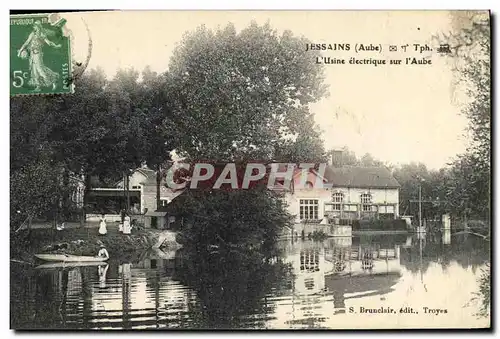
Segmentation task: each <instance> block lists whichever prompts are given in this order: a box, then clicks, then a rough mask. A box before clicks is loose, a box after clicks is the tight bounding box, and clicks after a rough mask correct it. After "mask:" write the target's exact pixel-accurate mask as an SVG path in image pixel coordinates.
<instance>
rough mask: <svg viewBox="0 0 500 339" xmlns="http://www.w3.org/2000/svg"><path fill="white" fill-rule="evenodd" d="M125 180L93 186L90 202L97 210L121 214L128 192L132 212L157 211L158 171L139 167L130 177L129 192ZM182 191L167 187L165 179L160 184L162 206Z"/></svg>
mask: <svg viewBox="0 0 500 339" xmlns="http://www.w3.org/2000/svg"><path fill="white" fill-rule="evenodd" d="M124 186H125V180H124V179H121V180H120V181H118V182H117V183H116V184H115V185H114V187H101V188H99V187H98V188H92V190H91V192H90V203H91V205H93V206H94V210H95V211H96V212H99V213H100V211H104V212H105V213H106V214H116V215H118V214H119V211H120V210H121V209H122V208H125V206H126V201H127V194H128V196H129V197H130V208H131V211H132V213H135V214H143V213H145V212H146V211H150V212H152V211H156V209H157V205H156V172H155V171H154V170H152V169H149V168H147V167H142V168H138V169H136V170H135V171H133V172H132V174H131V175H130V176H129V179H128V193H127V191H126V190H125V187H124ZM179 194H181V192H174V191H172V190H171V189H170V188H167V186H166V182H165V179H162V182H161V184H160V200H161V206H166V205H167V204H168V203H170V202H171V201H172V200H173V199H174V198H175V197H177V196H178V195H179Z"/></svg>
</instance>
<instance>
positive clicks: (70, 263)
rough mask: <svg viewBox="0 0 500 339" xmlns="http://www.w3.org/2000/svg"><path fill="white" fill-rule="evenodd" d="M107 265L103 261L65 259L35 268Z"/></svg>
mask: <svg viewBox="0 0 500 339" xmlns="http://www.w3.org/2000/svg"><path fill="white" fill-rule="evenodd" d="M104 265H107V263H105V262H104V261H89V262H81V261H80V262H78V261H65V262H49V263H47V264H42V265H38V266H37V267H36V269H49V268H72V267H87V266H104Z"/></svg>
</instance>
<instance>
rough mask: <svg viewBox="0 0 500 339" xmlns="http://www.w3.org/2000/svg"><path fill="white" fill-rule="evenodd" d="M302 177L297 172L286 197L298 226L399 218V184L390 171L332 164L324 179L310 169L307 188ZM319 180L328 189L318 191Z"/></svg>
mask: <svg viewBox="0 0 500 339" xmlns="http://www.w3.org/2000/svg"><path fill="white" fill-rule="evenodd" d="M301 177H302V170H297V171H296V173H295V174H294V176H293V181H292V184H291V189H290V190H288V191H287V192H286V193H285V198H284V199H285V201H286V202H287V204H288V209H289V212H290V213H291V214H292V215H295V221H296V223H301V222H307V221H322V220H323V221H325V220H330V221H331V220H332V219H333V220H336V222H335V223H341V224H342V223H345V224H350V223H352V221H353V220H360V219H396V218H397V217H398V216H399V189H400V185H399V183H398V182H397V181H396V179H395V178H394V177H393V176H392V174H391V172H390V171H389V170H388V169H387V168H383V167H333V166H331V165H330V166H328V167H327V168H326V170H325V173H324V176H321V175H320V174H319V173H318V172H317V171H315V170H310V171H309V170H308V173H307V179H306V182H305V185H300V180H301ZM316 180H319V181H320V182H322V183H323V184H324V186H325V187H320V188H316V187H315V185H314V183H315V182H316Z"/></svg>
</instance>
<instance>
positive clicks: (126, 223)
mask: <svg viewBox="0 0 500 339" xmlns="http://www.w3.org/2000/svg"><path fill="white" fill-rule="evenodd" d="M131 231H132V227H131V225H130V216H129V215H128V213H126V214H125V219H124V221H123V234H130V233H131Z"/></svg>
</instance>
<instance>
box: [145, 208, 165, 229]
mask: <svg viewBox="0 0 500 339" xmlns="http://www.w3.org/2000/svg"><path fill="white" fill-rule="evenodd" d="M144 227H145V228H156V229H160V230H163V229H168V228H169V218H168V213H167V212H159V211H151V212H150V211H148V212H146V214H145V215H144Z"/></svg>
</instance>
